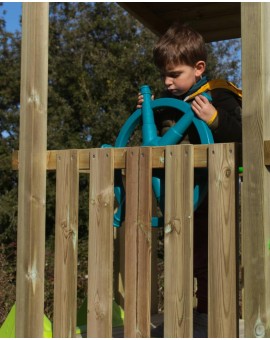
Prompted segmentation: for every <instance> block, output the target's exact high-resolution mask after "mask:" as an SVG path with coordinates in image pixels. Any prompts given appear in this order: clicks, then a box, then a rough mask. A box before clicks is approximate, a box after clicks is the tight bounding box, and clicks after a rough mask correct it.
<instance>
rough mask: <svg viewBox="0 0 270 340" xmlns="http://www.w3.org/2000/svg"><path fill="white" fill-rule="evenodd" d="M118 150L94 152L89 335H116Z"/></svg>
mask: <svg viewBox="0 0 270 340" xmlns="http://www.w3.org/2000/svg"><path fill="white" fill-rule="evenodd" d="M113 151H114V150H113V149H93V150H91V152H90V162H91V167H90V168H91V173H90V189H89V194H90V196H89V205H90V207H89V247H88V249H89V253H88V254H89V258H88V318H87V336H88V337H93V338H111V337H112V299H113V210H114V192H113V183H114V152H113Z"/></svg>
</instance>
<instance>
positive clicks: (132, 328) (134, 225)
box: [124, 147, 140, 338]
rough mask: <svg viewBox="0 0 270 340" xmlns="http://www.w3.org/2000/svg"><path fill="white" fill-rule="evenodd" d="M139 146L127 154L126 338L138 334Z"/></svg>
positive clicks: (129, 149)
mask: <svg viewBox="0 0 270 340" xmlns="http://www.w3.org/2000/svg"><path fill="white" fill-rule="evenodd" d="M139 156H140V149H139V148H136V147H135V148H128V149H127V154H126V219H125V319H124V335H125V338H136V335H137V313H136V311H137V289H138V288H137V283H138V278H137V268H138V240H137V239H138V203H139Z"/></svg>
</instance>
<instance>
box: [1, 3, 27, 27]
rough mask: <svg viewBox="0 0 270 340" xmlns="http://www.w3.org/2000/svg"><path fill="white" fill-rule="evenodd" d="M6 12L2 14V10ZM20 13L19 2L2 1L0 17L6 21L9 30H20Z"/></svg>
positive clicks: (20, 4)
mask: <svg viewBox="0 0 270 340" xmlns="http://www.w3.org/2000/svg"><path fill="white" fill-rule="evenodd" d="M4 11H6V14H5V15H3V12H4ZM21 14H22V3H21V2H3V6H0V17H3V18H4V19H5V21H6V29H7V31H9V32H14V31H16V30H18V31H20V30H21V26H20V16H21Z"/></svg>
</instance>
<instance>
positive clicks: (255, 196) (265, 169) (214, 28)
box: [16, 2, 270, 337]
mask: <svg viewBox="0 0 270 340" xmlns="http://www.w3.org/2000/svg"><path fill="white" fill-rule="evenodd" d="M120 5H121V6H123V7H124V8H125V9H126V10H127V11H129V12H130V13H131V14H132V15H134V16H135V17H136V18H137V19H139V20H140V21H141V22H142V23H143V24H144V25H146V26H147V27H149V28H150V29H151V30H152V31H153V32H155V33H156V34H161V33H162V32H164V30H165V29H166V28H167V27H168V26H169V25H170V24H171V22H173V21H175V20H176V19H177V20H182V21H183V23H184V22H189V23H190V24H191V25H192V26H193V27H194V28H195V29H197V30H198V31H200V32H201V33H202V34H203V35H204V36H205V39H206V41H208V42H209V41H214V40H225V39H230V38H240V37H241V39H242V88H243V111H242V112H243V145H242V157H243V167H244V175H243V177H244V180H243V193H242V232H243V259H244V282H245V293H244V296H245V298H244V319H245V337H270V282H269V281H270V194H269V192H270V173H269V165H270V113H269V106H270V61H269V54H268V52H270V47H269V46H270V20H269V18H270V3H260V2H256V3H248V2H247V3H181V2H176V3H157V2H156V3H155V2H154V3H120ZM48 19H49V3H23V21H22V64H21V113H20V148H19V202H18V203H19V212H18V252H17V256H18V265H17V302H16V306H17V315H20V317H18V318H17V320H16V330H17V336H18V337H41V336H42V329H43V305H44V293H43V292H44V256H45V254H44V253H45V202H46V169H47V162H48V159H47V150H46V148H47V83H48V39H49V37H48ZM71 156H72V155H71ZM71 156H70V157H71ZM75 161H76V160H75ZM36 297H38V298H36Z"/></svg>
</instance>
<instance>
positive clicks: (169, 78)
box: [164, 77, 172, 86]
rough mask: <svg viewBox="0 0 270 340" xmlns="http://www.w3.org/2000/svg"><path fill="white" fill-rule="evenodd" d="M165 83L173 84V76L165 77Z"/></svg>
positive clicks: (167, 84)
mask: <svg viewBox="0 0 270 340" xmlns="http://www.w3.org/2000/svg"><path fill="white" fill-rule="evenodd" d="M164 83H165V85H166V86H169V85H171V84H172V78H171V77H165V79H164Z"/></svg>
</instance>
